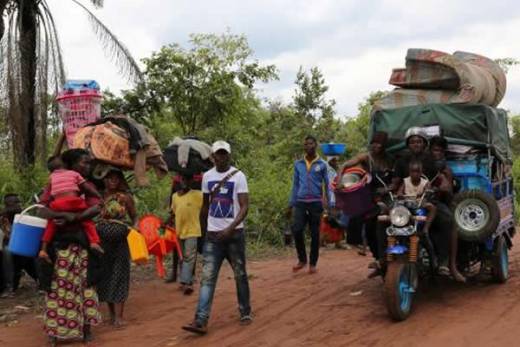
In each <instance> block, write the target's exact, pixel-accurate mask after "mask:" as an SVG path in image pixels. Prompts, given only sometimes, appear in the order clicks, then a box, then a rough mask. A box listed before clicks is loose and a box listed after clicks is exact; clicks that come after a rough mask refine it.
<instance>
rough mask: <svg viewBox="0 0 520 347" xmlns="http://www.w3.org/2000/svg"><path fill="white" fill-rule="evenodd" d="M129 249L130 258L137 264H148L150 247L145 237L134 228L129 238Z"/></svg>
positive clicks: (131, 229)
mask: <svg viewBox="0 0 520 347" xmlns="http://www.w3.org/2000/svg"><path fill="white" fill-rule="evenodd" d="M126 239H127V241H128V248H129V249H130V258H131V259H132V261H133V262H134V263H136V264H146V263H147V262H148V258H149V257H150V256H149V255H148V246H147V245H146V241H145V239H144V236H143V235H141V233H140V232H139V231H137V230H136V229H134V228H130V232H129V233H128V236H127V238H126Z"/></svg>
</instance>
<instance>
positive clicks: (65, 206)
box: [40, 157, 103, 258]
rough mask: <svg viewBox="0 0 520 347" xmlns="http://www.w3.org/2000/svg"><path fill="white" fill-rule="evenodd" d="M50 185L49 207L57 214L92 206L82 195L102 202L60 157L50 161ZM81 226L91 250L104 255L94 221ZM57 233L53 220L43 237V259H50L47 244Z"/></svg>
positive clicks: (48, 224)
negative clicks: (66, 166)
mask: <svg viewBox="0 0 520 347" xmlns="http://www.w3.org/2000/svg"><path fill="white" fill-rule="evenodd" d="M49 170H50V171H51V174H50V177H49V184H48V186H47V187H46V188H45V190H46V192H47V194H48V195H50V197H51V200H50V203H49V207H50V208H51V209H52V210H54V211H57V212H76V213H77V212H82V211H84V210H86V209H88V208H89V207H90V206H89V205H88V204H87V202H86V201H85V199H83V198H82V197H81V195H83V194H84V195H88V196H91V197H97V198H98V199H99V200H98V201H101V195H100V194H99V192H98V191H97V189H96V188H95V187H94V186H93V185H91V184H88V182H87V181H86V180H85V179H84V178H83V176H81V174H80V173H78V172H76V171H74V170H70V169H68V168H65V165H64V163H63V160H62V159H61V158H60V157H57V158H51V160H49ZM81 226H82V228H83V230H84V231H85V233H86V235H87V238H88V241H89V243H90V248H91V249H93V250H96V251H98V252H101V253H103V248H101V246H100V245H99V242H100V239H99V235H98V233H97V231H96V225H95V223H94V222H93V221H92V220H84V221H82V222H81ZM55 233H56V224H55V223H54V221H53V220H51V219H50V220H49V221H48V223H47V227H46V229H45V231H44V233H43V236H42V242H43V245H42V250H41V251H40V257H41V258H48V254H47V247H46V246H47V244H48V243H49V242H51V241H52V239H53V238H54V235H55Z"/></svg>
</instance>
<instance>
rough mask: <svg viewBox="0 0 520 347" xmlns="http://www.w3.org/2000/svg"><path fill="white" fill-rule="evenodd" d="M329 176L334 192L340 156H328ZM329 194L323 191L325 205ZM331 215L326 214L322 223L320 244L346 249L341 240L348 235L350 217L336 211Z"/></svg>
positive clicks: (332, 195)
mask: <svg viewBox="0 0 520 347" xmlns="http://www.w3.org/2000/svg"><path fill="white" fill-rule="evenodd" d="M326 159H327V174H328V176H329V185H330V188H329V189H330V191H332V190H333V187H332V184H333V182H334V180H335V179H336V176H337V175H338V174H337V170H338V169H339V163H338V159H339V156H337V155H333V156H327V157H326ZM326 199H327V194H326V192H325V189H324V191H323V204H326V203H327V201H326ZM331 199H332V200H334V194H331ZM329 212H330V213H329V214H324V215H323V217H322V221H321V223H320V244H321V245H322V246H325V245H326V244H327V243H328V242H334V246H335V247H336V248H337V249H346V248H347V247H345V246H343V245H342V244H341V239H342V238H343V237H345V235H346V226H347V225H348V216H347V215H345V214H344V213H341V212H340V211H337V210H336V209H334V210H331V211H329Z"/></svg>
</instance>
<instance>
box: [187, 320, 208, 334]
mask: <svg viewBox="0 0 520 347" xmlns="http://www.w3.org/2000/svg"><path fill="white" fill-rule="evenodd" d="M182 329H183V330H186V331H189V332H190V333H194V334H197V335H201V336H202V335H206V333H207V332H208V328H206V326H205V325H202V324H199V323H197V322H193V323H190V324H188V325H184V326H183V327H182Z"/></svg>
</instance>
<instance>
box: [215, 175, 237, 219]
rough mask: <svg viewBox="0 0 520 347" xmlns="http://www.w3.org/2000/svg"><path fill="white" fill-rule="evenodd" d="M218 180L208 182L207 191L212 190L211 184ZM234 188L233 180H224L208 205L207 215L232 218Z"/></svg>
mask: <svg viewBox="0 0 520 347" xmlns="http://www.w3.org/2000/svg"><path fill="white" fill-rule="evenodd" d="M218 183H219V181H210V182H208V188H209V191H210V192H211V191H213V186H214V185H216V184H218ZM234 190H235V182H229V181H228V182H226V183H225V184H223V185H222V186H221V187H220V189H219V191H218V192H217V193H216V194H215V197H214V198H213V200H212V201H211V205H210V206H209V215H210V216H211V217H213V218H234V210H233V192H234Z"/></svg>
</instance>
